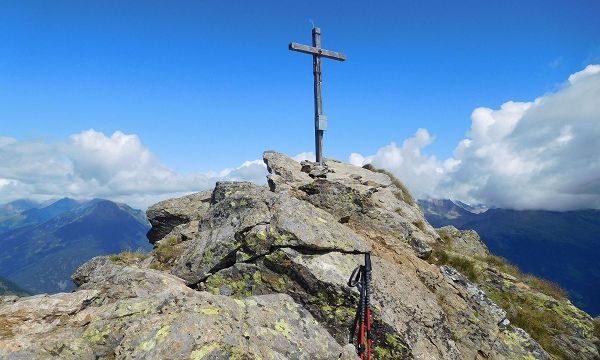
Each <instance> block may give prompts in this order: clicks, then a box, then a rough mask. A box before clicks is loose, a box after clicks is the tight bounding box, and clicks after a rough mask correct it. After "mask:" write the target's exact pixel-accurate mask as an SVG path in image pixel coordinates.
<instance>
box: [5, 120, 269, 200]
mask: <svg viewBox="0 0 600 360" xmlns="http://www.w3.org/2000/svg"><path fill="white" fill-rule="evenodd" d="M265 174H266V166H265V165H264V163H263V162H262V160H255V161H246V162H244V163H243V164H242V165H240V166H239V167H237V168H232V169H223V170H220V171H218V172H208V173H198V174H189V175H182V174H178V173H177V172H175V171H173V170H172V169H170V168H168V167H167V166H166V165H164V164H162V163H161V162H160V160H159V159H158V158H157V157H156V156H155V155H154V154H152V152H151V151H150V150H149V149H148V148H146V147H145V146H144V145H143V144H142V142H141V141H140V138H139V137H138V136H137V135H128V134H124V133H122V132H120V131H116V132H115V133H114V134H112V136H106V135H105V134H103V133H101V132H98V131H95V130H86V131H83V132H81V133H78V134H74V135H71V136H70V137H69V139H68V140H66V141H64V142H62V143H58V144H48V143H45V142H41V141H22V142H19V141H16V140H15V139H12V138H7V137H0V203H4V202H7V201H11V200H15V199H20V198H29V199H34V200H47V199H52V198H57V197H65V196H68V197H74V198H94V197H100V198H107V199H111V200H115V201H121V202H126V203H128V204H131V205H133V206H136V207H141V208H145V207H147V206H148V205H151V204H152V203H155V202H157V201H159V200H163V199H166V198H170V197H174V196H181V195H184V194H188V193H191V192H195V191H200V190H206V189H209V188H210V187H212V186H213V185H214V183H215V182H216V181H218V180H247V181H253V182H257V183H261V182H262V183H265V182H266V179H265Z"/></svg>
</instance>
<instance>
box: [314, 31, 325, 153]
mask: <svg viewBox="0 0 600 360" xmlns="http://www.w3.org/2000/svg"><path fill="white" fill-rule="evenodd" d="M312 45H313V47H315V48H317V49H320V48H321V29H319V28H318V27H314V28H313V29H312ZM313 76H314V94H315V95H314V97H315V155H316V161H317V163H319V165H323V132H324V131H325V130H324V129H320V128H321V127H320V126H319V120H320V119H321V118H322V116H323V100H322V98H321V83H322V80H321V57H320V56H317V55H313Z"/></svg>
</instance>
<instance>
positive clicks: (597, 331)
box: [594, 317, 600, 339]
mask: <svg viewBox="0 0 600 360" xmlns="http://www.w3.org/2000/svg"><path fill="white" fill-rule="evenodd" d="M594 336H595V337H597V338H598V339H600V317H597V318H595V319H594Z"/></svg>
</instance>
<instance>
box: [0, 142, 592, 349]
mask: <svg viewBox="0 0 600 360" xmlns="http://www.w3.org/2000/svg"><path fill="white" fill-rule="evenodd" d="M264 161H265V163H266V165H267V168H268V171H269V175H268V186H258V185H256V184H252V183H248V182H233V181H223V182H218V183H217V184H216V185H215V187H214V189H213V190H212V191H210V192H203V193H198V194H192V195H188V196H184V197H182V198H178V199H170V200H167V201H163V202H160V203H158V204H156V205H154V206H151V207H150V208H149V209H148V217H149V220H150V222H151V223H152V226H153V231H152V232H151V235H152V239H153V243H154V246H155V248H154V250H153V251H152V253H151V254H149V255H143V254H139V253H132V252H126V253H123V254H120V255H113V256H110V257H96V258H94V259H92V260H91V261H89V262H87V263H86V264H84V265H83V266H81V267H80V268H79V269H78V270H77V272H76V273H75V274H74V275H73V281H74V282H75V283H76V284H77V286H78V289H77V291H75V292H73V293H70V294H56V295H52V296H50V297H47V298H39V299H35V300H34V301H29V302H26V301H24V300H18V301H14V302H13V303H10V304H9V305H7V307H6V308H5V309H3V313H4V314H10V315H9V316H11V317H10V319H9V320H10V321H9V322H8V324H9V326H10V331H11V335H10V336H9V338H8V339H7V340H5V341H6V342H7V344H9V345H11V344H12V343H14V342H16V341H19V343H21V344H23V343H24V344H29V345H28V346H26V347H22V348H20V349H19V351H21V352H22V353H23V354H25V355H27V354H35V353H36V352H37V351H42V350H41V349H42V346H44V348H58V346H59V344H58V343H59V342H60V343H61V344H63V347H62V351H63V352H71V351H75V350H76V351H77V352H78V356H79V357H90V358H92V357H95V356H101V354H107V353H110V352H111V351H114V349H115V347H116V348H118V349H127V350H122V351H123V352H125V351H126V352H127V353H126V355H127V356H129V357H132V358H157V359H158V358H168V357H170V356H172V355H173V349H179V350H178V351H179V352H178V353H177V357H182V358H194V357H202V356H208V357H210V358H215V359H228V358H233V357H241V358H258V357H261V358H271V357H272V358H276V357H278V356H279V357H280V356H281V354H286V355H285V356H286V357H287V358H294V359H297V358H301V357H306V358H311V359H313V358H314V359H318V358H323V359H356V357H357V356H356V348H355V347H354V346H353V345H349V344H348V339H349V338H352V337H353V336H354V335H355V334H354V333H351V327H352V323H353V321H354V318H355V314H356V310H357V305H358V303H359V301H360V296H359V293H358V291H357V290H356V289H355V288H351V287H349V286H348V279H349V278H350V277H351V275H352V273H353V270H354V269H356V268H359V269H360V266H362V265H364V261H365V253H366V252H369V253H370V254H371V257H370V258H371V260H372V277H368V279H371V280H372V282H371V284H370V287H369V290H371V297H370V306H371V310H372V311H371V314H372V319H371V320H372V322H371V325H372V332H371V334H372V339H373V341H372V346H373V352H374V354H376V355H377V359H413V358H436V359H460V358H477V357H483V358H494V359H515V358H535V359H550V355H549V354H548V352H551V354H552V356H555V353H552V351H557V350H556V347H558V349H559V350H560V351H561V352H564V353H567V354H569V355H572V356H580V357H582V358H585V359H594V358H597V357H598V356H599V355H598V351H597V349H596V348H595V345H594V342H595V341H598V339H596V338H595V337H594V336H592V335H591V334H590V332H589V331H587V332H586V331H582V329H583V328H586V329H588V328H592V327H593V325H592V320H591V318H590V317H589V315H587V314H585V313H584V312H582V311H581V310H579V309H577V308H576V307H574V306H573V305H572V304H571V303H570V302H569V301H568V300H567V299H565V298H564V297H563V295H562V294H561V293H560V292H558V291H555V292H552V291H550V290H551V289H550V287H546V288H544V287H543V286H541V285H540V283H541V282H540V283H534V282H529V283H527V284H526V283H525V282H526V281H529V280H527V279H529V278H528V277H526V276H524V275H523V274H521V273H519V272H518V271H517V270H516V269H515V268H513V267H511V266H510V265H509V264H506V263H505V262H503V261H502V260H501V259H499V258H495V257H493V256H492V255H491V254H489V252H488V249H487V248H486V247H485V246H484V245H483V244H482V243H481V240H480V239H479V237H478V236H476V233H474V232H464V231H461V230H458V229H454V228H446V229H444V230H443V231H441V232H439V231H436V230H435V229H434V228H433V227H432V226H431V225H430V224H429V223H428V222H427V220H426V219H425V218H424V217H423V213H422V212H421V210H420V208H419V207H418V205H417V204H415V203H414V201H411V199H412V197H411V196H410V194H408V193H407V190H406V188H405V187H404V186H403V185H402V183H401V182H400V181H398V179H395V178H393V177H392V176H390V175H389V174H388V173H387V172H385V171H383V170H378V169H375V168H370V169H364V168H360V167H355V166H352V165H348V164H345V163H342V162H339V161H335V160H326V161H325V163H324V165H319V164H316V163H312V162H306V161H305V162H301V163H299V162H296V161H295V160H293V159H291V158H290V157H288V156H286V155H284V154H281V153H277V152H273V151H269V152H265V153H264ZM462 210H463V211H465V210H464V209H462ZM365 279H367V278H365ZM98 296H100V297H101V298H102V301H101V302H97V301H92V299H94V298H98ZM502 296H506V297H508V298H510V299H511V301H514V302H515V307H514V308H513V307H510V305H511V303H510V302H508V303H507V302H502V301H504V300H505V298H504V297H502ZM519 299H526V300H519ZM519 301H521V302H520V303H519ZM48 303H52V304H55V306H47V304H48ZM498 303H500V304H502V305H503V306H505V307H506V308H509V309H510V310H511V311H517V310H516V309H518V308H519V306H522V307H525V306H527V313H524V314H521V313H519V314H520V315H522V316H527V314H536V312H540V314H541V315H542V316H541V317H539V318H535V319H536V327H535V328H530V329H540V328H543V329H544V331H543V332H540V331H538V332H537V333H532V334H529V333H528V332H526V331H525V330H523V329H521V328H519V327H517V326H516V324H512V323H511V321H512V320H511V319H515V318H514V317H512V314H513V313H512V312H511V313H509V312H507V311H506V310H505V309H504V308H503V307H501V306H500V305H499V304H498ZM56 304H58V305H56ZM26 306H27V307H30V308H31V307H33V308H35V309H36V312H34V313H31V312H28V313H27V314H28V315H29V314H31V315H30V316H31V317H33V318H34V319H33V320H29V321H28V325H30V327H29V328H27V330H23V329H24V327H23V326H21V323H22V321H23V320H22V319H23V314H22V313H21V311H23V309H24V308H25V307H26ZM115 309H117V312H119V316H118V317H115V316H114V313H115ZM139 309H143V311H139ZM61 311H62V312H64V313H68V314H70V315H71V316H69V317H65V321H64V322H63V323H61V324H60V327H59V325H58V324H52V325H48V324H45V323H44V326H45V327H44V329H43V331H42V330H41V328H38V327H39V326H38V324H39V323H40V322H41V320H40V319H43V318H54V317H57V316H58V315H59V314H58V312H61ZM84 312H85V314H88V315H90V317H89V318H90V319H91V320H89V321H88V322H86V323H85V324H83V325H82V323H81V322H80V321H78V320H77V319H80V318H81V317H82V316H83V315H82V314H83V313H84ZM12 314H14V315H12ZM509 317H510V319H509ZM528 319H529V318H528ZM31 324H33V325H32V326H35V327H36V328H35V329H33V330H32V329H31ZM557 324H558V325H557ZM519 325H521V324H519ZM525 325H527V324H525ZM547 325H551V326H552V328H547V327H546V326H547ZM180 329H186V330H185V331H183V332H182V331H179V330H180ZM223 329H226V331H224V330H223ZM556 329H565V330H561V331H563V333H556V332H552V331H556ZM58 332H60V334H61V337H60V339H59V337H58V336H56V334H57V333H58ZM32 333H34V334H36V336H35V338H34V337H33V336H32V335H30V334H32ZM82 333H84V334H86V333H93V334H100V335H99V336H100V338H101V341H97V339H96V336H94V337H93V338H92V337H85V336H84V337H82V336H81V334H82ZM40 334H41V335H40ZM206 334H210V336H206ZM532 336H535V338H534V337H532ZM75 339H77V341H75ZM571 340H572V341H571ZM70 344H76V345H77V348H76V349H75V348H74V347H71V345H70ZM135 344H138V345H135ZM181 344H187V345H185V346H183V347H182V346H181ZM315 344H318V345H315ZM543 346H544V347H546V348H543ZM15 348H16V346H8V347H7V348H6V349H7V350H4V349H5V348H2V349H0V356H8V357H10V356H11V355H13V352H14V350H12V349H15ZM119 351H121V350H119ZM122 354H124V353H122Z"/></svg>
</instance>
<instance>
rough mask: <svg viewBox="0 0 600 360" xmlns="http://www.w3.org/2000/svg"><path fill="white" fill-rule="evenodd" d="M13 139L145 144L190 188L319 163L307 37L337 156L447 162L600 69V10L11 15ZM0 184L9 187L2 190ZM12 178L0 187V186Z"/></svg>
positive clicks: (20, 10) (444, 5)
mask: <svg viewBox="0 0 600 360" xmlns="http://www.w3.org/2000/svg"><path fill="white" fill-rule="evenodd" d="M0 9H1V11H0V136H5V137H10V138H13V139H16V140H17V141H41V142H44V143H58V142H61V141H64V139H66V138H68V137H69V136H71V135H73V134H77V133H80V132H81V131H84V130H88V129H95V130H97V131H98V132H101V133H103V134H106V135H107V136H110V135H111V134H113V133H114V132H115V131H122V132H123V133H125V134H136V135H137V136H138V137H139V139H141V142H142V143H143V145H144V146H145V147H146V148H147V149H150V151H151V152H152V153H153V154H154V155H156V156H157V157H158V158H159V159H160V161H161V162H162V163H163V164H165V165H166V166H168V167H169V168H171V169H173V170H175V171H177V172H179V173H184V174H185V173H196V172H206V171H208V170H219V169H223V168H232V167H236V166H239V165H240V164H241V163H242V162H244V161H246V160H252V159H257V158H259V157H260V154H261V152H262V151H263V150H265V149H276V150H279V151H282V152H285V153H288V154H298V153H300V152H304V151H311V150H312V147H313V138H312V136H313V135H312V131H313V130H312V126H313V125H312V124H313V123H312V121H313V120H312V116H313V115H312V114H313V108H312V106H313V105H312V73H311V59H310V57H309V56H307V55H303V54H298V53H292V52H290V51H288V50H287V44H288V43H289V42H290V41H296V42H304V43H308V42H309V41H310V28H311V25H310V22H309V20H312V21H314V22H315V23H316V24H317V26H319V27H321V29H322V43H323V46H324V47H325V48H328V49H331V50H336V51H341V52H344V53H345V54H347V55H348V61H346V62H344V63H338V62H334V61H325V63H324V76H323V77H324V90H323V91H324V110H325V114H326V115H327V116H328V118H329V131H328V132H327V133H326V134H325V155H326V156H331V157H336V158H340V159H344V160H346V159H348V156H349V155H350V154H351V153H360V154H374V153H375V152H377V151H378V149H380V148H381V147H383V146H385V145H387V144H390V143H391V142H396V143H402V141H404V140H405V139H407V138H409V137H411V136H413V135H414V134H415V132H416V131H417V129H419V128H425V129H427V130H428V132H429V134H430V135H432V136H435V141H434V142H433V143H432V144H430V145H429V146H428V147H427V148H426V149H424V150H423V151H424V152H425V153H427V154H435V155H436V156H437V157H438V159H446V158H448V157H450V156H451V155H452V153H453V151H454V150H455V148H456V146H457V144H458V143H459V142H460V141H461V139H463V138H464V137H465V134H466V133H467V132H468V131H469V129H470V127H471V121H472V119H471V115H472V112H473V110H474V109H475V108H478V107H489V108H492V109H496V108H499V107H500V106H501V105H502V104H503V103H505V102H506V101H509V100H513V101H524V102H527V101H533V100H534V99H535V98H537V97H540V96H544V95H545V94H548V93H553V92H556V91H558V90H559V89H560V88H561V86H562V84H564V83H565V81H566V80H567V78H568V77H569V75H571V74H573V73H576V72H578V71H580V70H582V69H584V68H585V67H586V66H587V65H589V64H595V63H600V36H598V35H600V21H598V18H599V16H600V2H599V1H527V2H523V1H460V2H456V1H455V2H449V1H377V2H370V3H367V2H364V1H327V2H319V1H301V2H298V1H227V2H224V1H168V2H167V1H160V2H159V1H127V2H123V1H102V2H94V3H91V2H81V1H53V2H44V1H26V0H25V1H23V0H20V1H3V2H2V4H1V5H0ZM0 175H2V174H0ZM0 177H2V176H0Z"/></svg>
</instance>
